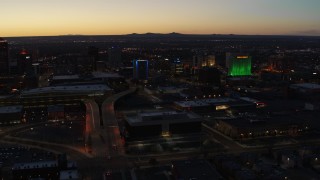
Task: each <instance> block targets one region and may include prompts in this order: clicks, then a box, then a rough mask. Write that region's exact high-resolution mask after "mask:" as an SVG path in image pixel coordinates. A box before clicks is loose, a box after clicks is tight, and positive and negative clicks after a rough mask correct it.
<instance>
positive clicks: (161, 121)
mask: <svg viewBox="0 0 320 180" xmlns="http://www.w3.org/2000/svg"><path fill="white" fill-rule="evenodd" d="M201 122H202V118H201V116H199V115H197V114H195V113H192V112H178V111H157V112H140V113H137V114H133V115H131V114H128V115H126V116H125V126H126V132H127V137H129V138H136V137H148V136H149V137H150V136H160V135H169V134H186V133H194V132H200V131H201Z"/></svg>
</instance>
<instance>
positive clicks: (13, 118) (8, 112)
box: [0, 105, 23, 126]
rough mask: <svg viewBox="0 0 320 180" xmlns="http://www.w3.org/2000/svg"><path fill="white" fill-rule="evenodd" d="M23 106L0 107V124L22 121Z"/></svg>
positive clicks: (12, 123)
mask: <svg viewBox="0 0 320 180" xmlns="http://www.w3.org/2000/svg"><path fill="white" fill-rule="evenodd" d="M22 111H23V106H21V105H19V106H4V107H0V126H6V125H14V124H19V123H21V120H22Z"/></svg>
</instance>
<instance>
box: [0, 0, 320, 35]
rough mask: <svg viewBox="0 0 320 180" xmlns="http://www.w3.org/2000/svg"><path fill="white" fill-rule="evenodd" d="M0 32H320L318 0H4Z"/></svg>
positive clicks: (12, 33)
mask: <svg viewBox="0 0 320 180" xmlns="http://www.w3.org/2000/svg"><path fill="white" fill-rule="evenodd" d="M1 6H2V10H1V12H0V21H1V22H2V26H1V32H0V36H2V37H11V36H53V35H67V34H81V35H121V34H131V33H147V32H152V33H170V32H178V33H183V34H243V35H311V36H319V35H320V30H319V29H320V12H319V11H318V7H319V6H320V2H319V1H316V0H309V1H308V2H305V1H298V0H283V1H280V2H279V1H275V0H259V1H254V2H252V1H250V0H241V1H240V0H236V1H223V0H211V1H210V0H201V1H191V0H186V1H183V2H182V1H179V0H176V1H173V2H171V1H169V0H164V1H156V0H153V1H150V0H149V1H147V0H136V1H126V0H117V1H115V0H109V1H103V0H92V1H85V0H69V1H64V0H56V1H42V0H29V1H24V0H4V1H2V2H1Z"/></svg>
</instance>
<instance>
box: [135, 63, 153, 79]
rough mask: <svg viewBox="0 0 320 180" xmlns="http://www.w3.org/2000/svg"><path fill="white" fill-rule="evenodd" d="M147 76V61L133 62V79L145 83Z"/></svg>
mask: <svg viewBox="0 0 320 180" xmlns="http://www.w3.org/2000/svg"><path fill="white" fill-rule="evenodd" d="M148 75H149V61H148V60H133V78H134V79H137V80H139V81H147V80H148Z"/></svg>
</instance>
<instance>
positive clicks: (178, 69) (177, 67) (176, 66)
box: [172, 58, 184, 75]
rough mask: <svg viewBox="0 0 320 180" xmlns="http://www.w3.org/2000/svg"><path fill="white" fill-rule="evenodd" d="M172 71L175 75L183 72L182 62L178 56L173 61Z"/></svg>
mask: <svg viewBox="0 0 320 180" xmlns="http://www.w3.org/2000/svg"><path fill="white" fill-rule="evenodd" d="M172 69H173V73H174V74H175V75H181V74H183V72H184V71H183V63H182V62H181V60H180V58H177V59H175V60H174V61H173V68H172Z"/></svg>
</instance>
